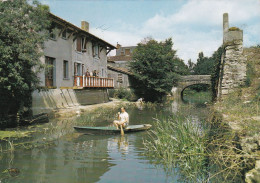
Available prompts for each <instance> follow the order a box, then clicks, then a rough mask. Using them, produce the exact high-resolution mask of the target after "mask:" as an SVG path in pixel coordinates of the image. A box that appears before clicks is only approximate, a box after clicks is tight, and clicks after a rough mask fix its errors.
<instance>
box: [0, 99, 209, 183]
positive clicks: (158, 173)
mask: <svg viewBox="0 0 260 183" xmlns="http://www.w3.org/2000/svg"><path fill="white" fill-rule="evenodd" d="M117 111H118V109H114V110H112V111H111V110H110V111H109V112H108V111H107V112H106V111H100V112H101V113H102V115H101V116H98V117H97V115H96V114H97V113H98V111H96V112H95V114H91V113H86V114H81V115H82V116H83V117H79V118H78V119H77V120H74V119H59V120H58V119H52V120H51V121H50V122H49V123H47V124H43V125H37V126H32V127H30V128H31V130H34V131H36V132H35V133H33V134H32V136H31V137H29V138H26V139H24V140H22V141H21V142H26V141H28V142H33V145H30V144H31V143H28V144H25V145H20V146H17V147H15V150H14V151H13V152H5V153H0V182H1V183H7V182H8V183H9V182H10V183H16V182H17V183H18V182H19V183H20V182H21V183H23V182H24V183H45V182H46V183H81V182H111V183H112V182H113V183H115V182H156V183H157V182H178V180H179V178H180V177H179V175H178V169H175V170H173V172H172V173H170V175H169V174H168V173H169V172H168V173H166V172H165V171H164V168H163V166H162V165H160V164H159V165H158V164H157V165H155V164H154V163H153V160H152V159H150V158H149V157H147V156H146V155H145V153H144V146H143V139H145V138H147V132H138V133H132V134H125V136H124V137H122V136H120V135H82V134H80V133H77V132H76V131H74V129H73V126H74V125H79V124H81V125H92V126H108V125H111V120H112V119H113V118H114V116H115V115H114V114H116V113H117ZM127 112H128V113H129V115H130V124H143V123H149V124H153V123H154V118H162V117H165V116H168V115H174V114H176V113H177V112H181V113H184V114H185V115H187V117H192V119H193V120H194V122H197V123H199V122H200V120H202V119H204V118H206V117H207V112H208V109H207V108H206V107H205V106H201V105H199V106H196V105H191V104H189V105H187V104H180V103H179V102H176V101H172V102H168V104H164V105H162V104H161V105H158V106H157V107H150V108H147V107H140V106H139V108H138V107H128V108H127ZM95 116H96V117H95ZM82 119H86V120H87V121H86V122H84V120H82ZM27 128H28V127H26V128H25V129H27ZM14 143H19V140H15V141H14ZM7 146H8V143H6V142H2V143H1V147H2V148H4V147H7ZM8 168H17V169H18V170H19V173H17V175H16V176H14V175H13V176H12V175H11V174H10V173H8V172H7V171H5V170H6V169H8Z"/></svg>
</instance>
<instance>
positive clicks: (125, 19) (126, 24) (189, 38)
mask: <svg viewBox="0 0 260 183" xmlns="http://www.w3.org/2000/svg"><path fill="white" fill-rule="evenodd" d="M39 1H40V2H41V3H42V4H47V5H49V6H50V11H51V12H52V13H54V14H55V15H57V16H59V17H61V18H63V19H65V20H67V21H69V22H71V23H73V24H75V25H76V26H79V27H80V24H81V21H82V20H85V21H87V22H89V24H90V33H92V34H94V35H96V36H98V37H100V38H102V39H104V40H106V41H107V42H109V43H111V44H113V45H116V44H117V43H119V44H121V45H122V46H135V45H137V44H138V43H139V42H141V40H142V39H144V38H145V37H148V36H149V37H152V38H154V39H155V40H158V41H164V40H165V39H167V38H172V39H173V42H174V45H173V49H174V50H177V55H178V56H179V57H180V58H181V59H183V60H184V62H185V63H187V62H188V59H191V60H192V61H193V62H195V63H196V61H197V58H198V53H199V52H203V53H204V55H205V56H211V55H212V53H213V52H214V51H216V50H217V49H218V47H219V46H221V44H222V40H223V29H222V24H223V23H222V20H223V13H228V14H229V26H230V27H238V28H240V29H242V30H243V31H244V46H245V47H250V46H255V45H257V44H260V0H39ZM113 54H115V51H113V52H111V55H113Z"/></svg>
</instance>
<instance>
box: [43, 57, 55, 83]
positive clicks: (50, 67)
mask: <svg viewBox="0 0 260 183" xmlns="http://www.w3.org/2000/svg"><path fill="white" fill-rule="evenodd" d="M54 64H55V58H51V57H45V65H46V68H45V86H54V77H55V75H54V72H55V71H54V69H55V68H54Z"/></svg>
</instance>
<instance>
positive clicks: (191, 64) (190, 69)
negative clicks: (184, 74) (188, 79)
mask: <svg viewBox="0 0 260 183" xmlns="http://www.w3.org/2000/svg"><path fill="white" fill-rule="evenodd" d="M194 67H195V63H193V62H192V61H191V59H189V60H188V68H189V71H190V74H191V75H192V74H194Z"/></svg>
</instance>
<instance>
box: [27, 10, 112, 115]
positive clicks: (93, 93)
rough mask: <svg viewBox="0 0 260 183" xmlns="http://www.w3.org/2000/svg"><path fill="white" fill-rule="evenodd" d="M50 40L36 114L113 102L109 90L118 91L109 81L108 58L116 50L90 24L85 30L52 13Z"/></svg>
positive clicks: (35, 96) (35, 100)
mask: <svg viewBox="0 0 260 183" xmlns="http://www.w3.org/2000/svg"><path fill="white" fill-rule="evenodd" d="M49 17H50V20H51V27H50V30H49V39H48V40H47V41H46V42H45V46H44V50H43V52H44V56H43V57H42V58H41V62H42V63H43V64H45V66H46V67H45V70H44V71H42V72H41V73H39V75H38V76H39V78H40V81H41V85H42V86H43V88H48V90H42V91H40V92H38V91H34V92H33V94H32V98H33V101H32V110H33V113H34V114H38V113H42V112H47V113H49V112H51V111H53V110H56V109H60V108H68V107H73V106H78V105H89V104H96V103H104V102H108V101H109V97H108V92H107V89H109V88H113V87H114V80H113V79H112V78H108V71H107V54H108V53H109V52H110V51H111V50H113V49H115V48H116V47H115V46H113V45H112V44H110V43H108V42H106V41H104V40H102V39H100V38H98V37H97V36H95V35H93V34H91V33H90V32H89V24H88V22H86V21H82V22H81V28H79V27H77V26H75V25H73V24H72V23H70V22H67V21H66V20H64V19H62V18H60V17H58V16H56V15H54V14H52V13H50V14H49Z"/></svg>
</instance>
